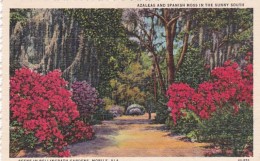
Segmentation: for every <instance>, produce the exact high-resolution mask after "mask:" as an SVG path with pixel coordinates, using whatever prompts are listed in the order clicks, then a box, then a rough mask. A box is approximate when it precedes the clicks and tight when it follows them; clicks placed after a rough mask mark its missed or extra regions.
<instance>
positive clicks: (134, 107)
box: [126, 104, 145, 115]
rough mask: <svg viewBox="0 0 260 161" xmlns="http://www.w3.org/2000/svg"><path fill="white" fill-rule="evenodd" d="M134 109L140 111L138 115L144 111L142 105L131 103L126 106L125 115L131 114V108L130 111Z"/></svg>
mask: <svg viewBox="0 0 260 161" xmlns="http://www.w3.org/2000/svg"><path fill="white" fill-rule="evenodd" d="M134 109H139V110H140V111H139V110H138V112H137V113H139V112H141V113H140V115H143V114H144V113H145V108H144V107H143V106H141V105H138V104H132V105H130V106H128V107H127V109H126V115H131V114H132V113H131V110H132V112H135V111H133V110H134ZM133 114H135V113H133Z"/></svg>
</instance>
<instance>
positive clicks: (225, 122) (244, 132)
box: [198, 105, 253, 156]
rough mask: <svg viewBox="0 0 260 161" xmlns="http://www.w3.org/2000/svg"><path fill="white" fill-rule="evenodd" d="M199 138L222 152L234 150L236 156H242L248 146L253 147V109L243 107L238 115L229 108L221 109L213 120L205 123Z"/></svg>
mask: <svg viewBox="0 0 260 161" xmlns="http://www.w3.org/2000/svg"><path fill="white" fill-rule="evenodd" d="M198 138H199V140H200V141H206V142H211V143H213V144H215V145H217V146H220V148H221V149H222V150H226V149H232V150H233V151H234V154H233V155H234V156H240V155H242V153H243V150H244V149H245V147H246V146H252V145H253V109H252V108H251V107H247V106H246V105H241V106H240V110H239V111H238V113H236V114H234V111H233V109H232V108H230V107H228V106H226V107H223V108H221V109H219V110H218V111H217V112H216V113H215V114H214V115H213V117H212V118H210V119H209V120H205V121H203V126H202V127H200V128H199V129H198Z"/></svg>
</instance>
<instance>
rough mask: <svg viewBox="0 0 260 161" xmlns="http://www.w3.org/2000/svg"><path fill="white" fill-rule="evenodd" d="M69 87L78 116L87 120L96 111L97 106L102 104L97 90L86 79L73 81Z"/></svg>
mask: <svg viewBox="0 0 260 161" xmlns="http://www.w3.org/2000/svg"><path fill="white" fill-rule="evenodd" d="M71 88H72V94H73V95H72V100H73V101H74V102H75V103H76V104H77V107H78V110H79V113H80V117H81V118H83V119H84V120H86V122H89V121H90V119H91V115H93V114H94V113H95V112H96V109H97V106H98V105H100V104H102V100H101V99H100V98H98V92H97V90H96V89H95V88H93V87H91V85H90V84H89V83H87V82H86V81H82V82H74V83H73V84H72V86H71Z"/></svg>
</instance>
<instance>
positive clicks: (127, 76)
mask: <svg viewBox="0 0 260 161" xmlns="http://www.w3.org/2000/svg"><path fill="white" fill-rule="evenodd" d="M118 76H119V77H118V78H117V79H112V80H110V86H111V88H112V89H113V92H112V99H113V100H115V103H116V104H119V105H122V106H125V107H127V106H129V105H130V104H133V103H137V104H141V105H144V104H145V100H146V98H147V93H146V90H147V88H149V87H150V82H149V79H150V76H151V70H149V69H144V68H143V67H142V65H141V64H140V63H138V62H135V63H131V64H130V65H129V66H128V67H127V68H126V69H125V70H124V72H119V73H118Z"/></svg>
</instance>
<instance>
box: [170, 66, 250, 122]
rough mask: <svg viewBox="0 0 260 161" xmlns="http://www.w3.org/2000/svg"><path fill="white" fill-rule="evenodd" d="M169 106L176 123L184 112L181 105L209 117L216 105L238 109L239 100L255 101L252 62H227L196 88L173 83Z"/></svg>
mask: <svg viewBox="0 0 260 161" xmlns="http://www.w3.org/2000/svg"><path fill="white" fill-rule="evenodd" d="M167 95H168V96H169V101H168V104H167V105H168V106H169V107H170V108H171V112H172V118H173V121H174V123H176V121H177V119H178V118H180V116H181V109H189V110H191V111H194V112H195V113H196V114H198V115H199V116H200V117H201V118H202V119H208V118H209V117H210V116H211V114H212V113H213V112H215V111H216V109H217V107H219V108H221V107H223V106H224V105H226V104H231V105H232V106H233V108H234V112H238V110H239V104H240V103H243V102H245V103H247V104H249V105H250V106H252V104H253V66H252V64H248V65H247V66H246V67H245V68H244V69H239V66H238V64H237V63H233V62H231V61H227V62H225V64H224V66H223V67H219V68H216V69H214V70H212V72H211V80H210V81H209V82H204V83H201V84H199V86H198V89H197V90H196V91H195V90H194V89H192V88H191V87H189V85H187V84H183V83H176V84H172V85H171V86H170V87H169V89H168V91H167Z"/></svg>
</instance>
